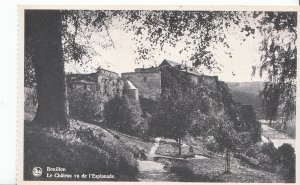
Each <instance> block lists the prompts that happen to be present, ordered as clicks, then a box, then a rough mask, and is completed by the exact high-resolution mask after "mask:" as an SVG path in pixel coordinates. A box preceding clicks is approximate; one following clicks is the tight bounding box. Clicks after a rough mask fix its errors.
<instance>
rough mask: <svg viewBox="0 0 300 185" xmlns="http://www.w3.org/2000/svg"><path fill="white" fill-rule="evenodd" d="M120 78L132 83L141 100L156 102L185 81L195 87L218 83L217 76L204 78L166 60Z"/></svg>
mask: <svg viewBox="0 0 300 185" xmlns="http://www.w3.org/2000/svg"><path fill="white" fill-rule="evenodd" d="M121 77H122V79H123V80H126V81H130V82H132V84H133V85H134V86H135V87H136V88H137V89H138V90H139V96H140V97H141V98H145V99H151V100H158V99H159V98H160V97H161V95H162V94H163V93H168V91H169V90H170V88H171V87H174V85H175V86H176V85H178V86H180V85H181V84H182V83H185V82H187V81H189V82H191V83H193V84H195V85H197V84H199V83H200V82H201V83H205V84H213V86H215V85H214V84H216V82H217V81H218V77H217V76H206V75H203V74H200V73H199V72H198V71H197V70H195V68H193V67H190V66H187V65H185V64H179V63H176V62H173V61H170V60H166V59H165V60H163V62H162V63H161V64H160V65H159V66H158V67H150V68H137V69H135V71H134V72H128V73H122V74H121Z"/></svg>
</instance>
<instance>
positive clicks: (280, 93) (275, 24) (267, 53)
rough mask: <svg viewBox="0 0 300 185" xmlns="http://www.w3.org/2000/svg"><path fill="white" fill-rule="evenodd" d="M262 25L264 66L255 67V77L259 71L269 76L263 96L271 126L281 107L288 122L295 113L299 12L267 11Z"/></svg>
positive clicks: (261, 94)
mask: <svg viewBox="0 0 300 185" xmlns="http://www.w3.org/2000/svg"><path fill="white" fill-rule="evenodd" d="M259 14H261V13H258V12H257V13H254V14H253V16H258V15H259ZM260 23H261V26H260V27H259V30H260V32H261V34H262V35H263V36H264V39H263V41H262V43H261V47H260V50H261V51H262V55H261V63H260V64H259V65H257V66H254V67H253V74H254V75H255V73H256V71H258V72H259V75H260V76H261V77H262V76H263V75H264V74H266V75H267V77H268V82H266V83H265V86H264V89H263V90H262V92H261V93H260V96H261V97H262V98H263V106H264V108H265V113H266V118H267V119H269V120H270V124H271V122H272V121H273V120H275V119H276V117H277V116H278V112H279V111H278V109H279V107H280V106H282V107H283V108H282V110H281V116H282V117H283V118H284V122H286V121H287V120H288V119H292V118H293V116H294V115H295V113H296V75H297V73H296V70H297V47H296V40H297V31H296V30H297V13H296V12H265V13H263V16H262V18H261V19H260Z"/></svg>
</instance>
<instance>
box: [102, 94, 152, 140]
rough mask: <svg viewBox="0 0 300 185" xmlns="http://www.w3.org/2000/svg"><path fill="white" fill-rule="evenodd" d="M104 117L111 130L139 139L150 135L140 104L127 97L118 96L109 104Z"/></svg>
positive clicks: (106, 106)
mask: <svg viewBox="0 0 300 185" xmlns="http://www.w3.org/2000/svg"><path fill="white" fill-rule="evenodd" d="M104 117H105V120H106V126H107V127H109V128H112V129H115V130H118V131H120V132H123V133H125V134H130V135H134V136H138V137H147V135H148V122H147V120H146V119H145V118H143V117H142V110H141V108H140V105H139V103H138V102H137V101H135V100H131V99H129V98H128V97H127V96H124V97H119V96H117V97H115V98H113V99H112V100H110V101H109V102H107V103H106V104H105V108H104Z"/></svg>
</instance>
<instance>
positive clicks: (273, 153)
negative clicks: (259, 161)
mask: <svg viewBox="0 0 300 185" xmlns="http://www.w3.org/2000/svg"><path fill="white" fill-rule="evenodd" d="M261 152H262V153H263V154H266V155H268V156H269V157H270V160H271V162H272V163H273V164H277V163H278V157H277V148H276V147H275V146H274V144H273V142H268V143H264V144H263V145H262V147H261Z"/></svg>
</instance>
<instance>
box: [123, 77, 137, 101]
mask: <svg viewBox="0 0 300 185" xmlns="http://www.w3.org/2000/svg"><path fill="white" fill-rule="evenodd" d="M124 92H125V94H126V95H127V96H128V98H130V99H134V100H135V101H139V90H138V89H137V88H136V87H135V86H134V85H133V84H132V83H131V82H130V81H129V80H127V81H126V82H125V84H124Z"/></svg>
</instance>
